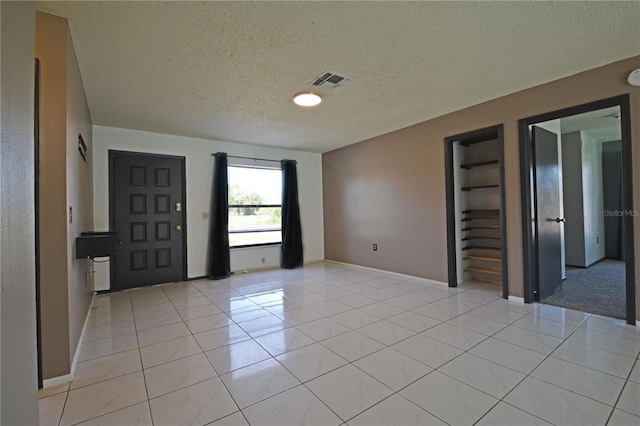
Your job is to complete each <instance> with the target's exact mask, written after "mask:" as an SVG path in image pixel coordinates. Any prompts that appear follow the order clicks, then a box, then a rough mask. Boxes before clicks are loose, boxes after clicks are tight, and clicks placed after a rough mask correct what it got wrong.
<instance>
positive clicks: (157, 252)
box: [109, 151, 186, 290]
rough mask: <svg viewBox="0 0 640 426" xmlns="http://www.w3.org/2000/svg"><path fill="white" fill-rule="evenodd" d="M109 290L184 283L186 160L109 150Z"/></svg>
mask: <svg viewBox="0 0 640 426" xmlns="http://www.w3.org/2000/svg"><path fill="white" fill-rule="evenodd" d="M109 162H110V171H109V173H110V179H111V206H110V210H111V216H110V217H111V230H112V231H117V232H118V233H119V238H120V241H121V245H120V249H119V252H118V255H117V256H116V257H115V259H112V262H111V289H112V290H122V289H126V288H132V287H141V286H146V285H151V284H160V283H167V282H174V281H181V280H183V279H185V277H186V273H185V255H186V249H185V245H184V242H185V241H184V240H185V239H184V235H185V234H184V232H185V229H184V227H185V223H184V222H185V221H184V218H185V217H186V216H185V199H184V157H172V156H162V155H151V154H137V153H131V152H122V151H109Z"/></svg>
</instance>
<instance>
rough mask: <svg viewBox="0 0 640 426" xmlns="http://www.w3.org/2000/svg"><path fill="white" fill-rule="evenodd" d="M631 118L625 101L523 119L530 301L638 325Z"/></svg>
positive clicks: (523, 160)
mask: <svg viewBox="0 0 640 426" xmlns="http://www.w3.org/2000/svg"><path fill="white" fill-rule="evenodd" d="M629 118H630V117H629V107H628V97H626V96H622V97H617V98H612V99H608V100H604V101H600V102H595V103H592V104H588V105H582V106H578V107H575V108H569V109H566V110H562V111H556V112H553V113H549V114H544V115H541V116H537V117H531V118H528V119H524V120H521V121H520V131H521V144H523V143H524V144H526V145H524V149H521V160H522V163H521V164H522V166H523V175H522V176H523V182H522V184H523V188H522V189H523V216H524V218H523V219H524V220H523V223H524V226H523V232H524V237H525V238H524V240H525V241H524V245H525V247H524V249H525V299H527V298H528V299H529V300H527V301H538V302H541V303H547V304H552V305H556V306H561V307H565V308H570V309H575V310H580V311H584V312H590V313H595V314H599V315H605V316H610V317H614V318H621V319H626V320H627V322H628V323H630V324H635V282H634V279H633V274H634V271H635V269H634V266H633V260H634V259H633V229H632V227H633V223H632V219H633V217H632V216H633V212H634V210H633V203H632V201H633V200H632V192H631V190H630V189H631V176H632V174H631V140H630V125H629ZM521 148H522V145H521ZM527 225H528V226H527Z"/></svg>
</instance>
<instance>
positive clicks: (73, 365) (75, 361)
mask: <svg viewBox="0 0 640 426" xmlns="http://www.w3.org/2000/svg"><path fill="white" fill-rule="evenodd" d="M95 299H96V292H95V291H94V292H93V296H91V303H89V309H88V310H87V315H86V316H85V317H84V324H83V325H82V333H80V339H78V345H77V346H76V351H75V353H74V355H73V361H72V362H71V374H70V376H71V380H73V378H74V377H75V375H76V365H77V364H78V357H79V356H80V348H81V347H82V342H83V341H84V332H85V331H86V330H87V321H89V314H90V313H91V308H92V307H93V302H94V301H95Z"/></svg>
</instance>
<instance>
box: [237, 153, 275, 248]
mask: <svg viewBox="0 0 640 426" xmlns="http://www.w3.org/2000/svg"><path fill="white" fill-rule="evenodd" d="M227 167H228V168H231V167H235V168H242V169H254V170H279V171H280V173H282V167H271V166H259V165H248V164H229V165H228V166H227ZM231 183H232V182H231V181H229V189H228V191H227V192H228V195H227V203H228V206H227V207H228V208H229V211H230V210H231V209H242V208H256V209H257V208H279V209H280V214H281V215H282V197H280V204H231V203H229V197H230V196H231ZM280 191H282V184H281V187H280ZM258 232H280V241H278V242H269V243H256V244H242V245H231V242H229V249H230V250H237V249H248V248H255V247H278V246H281V245H282V219H280V223H279V225H278V227H277V229H253V230H230V229H227V234H228V235H229V236H231V234H253V233H258Z"/></svg>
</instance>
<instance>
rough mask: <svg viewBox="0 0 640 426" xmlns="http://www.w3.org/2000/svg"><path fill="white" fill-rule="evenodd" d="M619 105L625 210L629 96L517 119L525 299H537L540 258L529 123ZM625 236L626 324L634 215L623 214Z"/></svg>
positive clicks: (629, 170) (631, 308)
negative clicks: (535, 291) (537, 248)
mask: <svg viewBox="0 0 640 426" xmlns="http://www.w3.org/2000/svg"><path fill="white" fill-rule="evenodd" d="M616 106H618V107H620V114H621V117H620V118H621V120H620V126H621V130H622V154H623V160H622V168H623V173H622V190H623V202H624V210H625V211H629V210H633V160H632V157H631V155H632V149H631V143H632V141H631V107H630V101H629V95H628V94H625V95H620V96H614V97H612V98H607V99H601V100H599V101H595V102H589V103H586V104H582V105H577V106H573V107H569V108H564V109H560V110H557V111H552V112H548V113H544V114H540V115H536V116H532V117H527V118H523V119H520V120H518V131H519V140H520V141H519V144H520V186H521V190H520V193H521V206H522V253H523V275H524V276H523V279H524V301H525V303H533V302H534V301H536V300H535V297H534V296H535V295H534V287H535V286H534V283H535V282H536V280H537V279H538V277H537V266H538V257H537V251H536V244H537V240H536V235H535V226H534V223H533V221H534V214H533V212H534V209H535V195H534V194H535V192H534V190H533V184H534V183H535V177H534V175H535V163H534V156H533V144H532V141H531V135H530V132H529V126H531V125H533V124H536V123H540V122H544V121H549V120H554V119H558V118H564V117H568V116H572V115H577V114H582V113H585V112H590V111H596V110H599V109H604V108H610V107H616ZM624 225H625V229H626V232H625V235H624V245H625V253H626V260H625V269H626V270H625V274H626V277H625V278H626V291H625V298H626V313H627V318H626V320H627V323H628V324H632V325H635V323H636V288H635V271H636V270H635V250H634V228H633V216H632V215H625V216H624Z"/></svg>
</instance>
